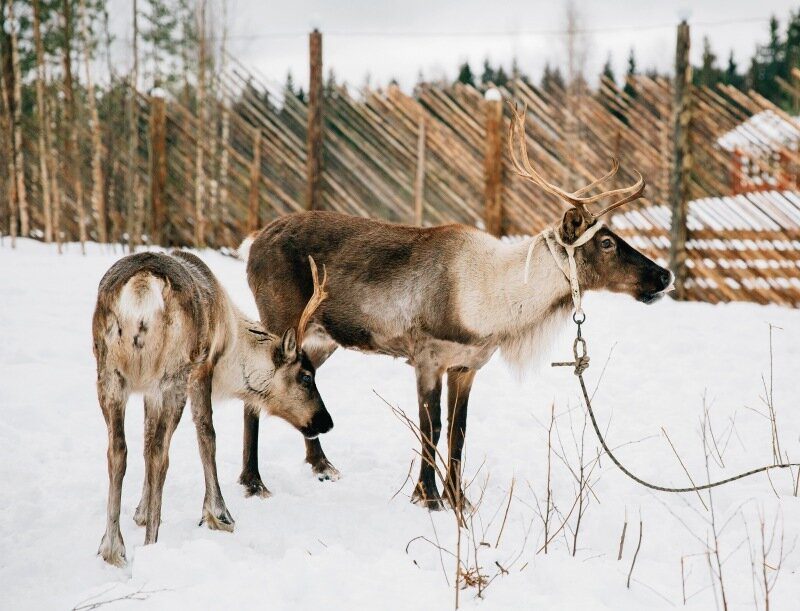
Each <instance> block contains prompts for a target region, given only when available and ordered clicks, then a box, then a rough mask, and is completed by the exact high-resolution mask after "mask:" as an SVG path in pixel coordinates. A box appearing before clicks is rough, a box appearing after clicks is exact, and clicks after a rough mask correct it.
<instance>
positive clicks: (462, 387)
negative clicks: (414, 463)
mask: <svg viewBox="0 0 800 611" xmlns="http://www.w3.org/2000/svg"><path fill="white" fill-rule="evenodd" d="M476 373H477V372H476V370H475V369H467V368H465V367H458V368H454V369H448V370H447V439H448V446H449V454H450V455H449V460H448V462H447V479H446V480H445V483H444V494H445V497H446V498H447V500H448V502H449V503H450V506H451V507H453V509H456V508H457V507H459V506H460V507H462V508H464V509H468V508H469V501H468V500H467V498H466V497H465V496H464V489H463V488H462V482H461V451H462V449H463V447H464V438H465V436H466V432H467V403H468V402H469V393H470V390H471V389H472V381H473V380H474V379H475V374H476Z"/></svg>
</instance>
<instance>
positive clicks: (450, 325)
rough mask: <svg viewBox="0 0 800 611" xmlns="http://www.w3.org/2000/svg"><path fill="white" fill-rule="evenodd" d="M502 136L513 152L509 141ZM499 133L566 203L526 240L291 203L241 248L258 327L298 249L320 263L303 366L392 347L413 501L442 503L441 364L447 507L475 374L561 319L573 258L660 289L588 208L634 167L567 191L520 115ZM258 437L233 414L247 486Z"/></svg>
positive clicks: (583, 277) (284, 302)
mask: <svg viewBox="0 0 800 611" xmlns="http://www.w3.org/2000/svg"><path fill="white" fill-rule="evenodd" d="M515 115H516V112H515ZM515 138H516V139H517V140H518V144H517V146H518V147H519V148H520V149H521V152H522V161H520V160H519V159H518V157H517V154H516V152H515V147H514V139H515ZM509 144H510V148H511V155H512V160H513V163H514V168H515V169H516V172H517V173H518V174H519V175H520V176H522V177H523V178H525V179H527V180H530V181H532V182H534V183H535V184H537V185H539V186H541V187H542V188H543V189H544V190H546V191H547V192H549V193H553V194H555V195H557V196H558V197H560V198H561V199H563V200H564V201H565V202H568V203H569V204H570V205H571V208H570V209H569V210H567V211H566V212H565V213H564V216H563V218H562V219H561V221H560V222H559V223H558V224H556V225H555V226H554V227H552V228H550V229H547V230H545V231H543V232H542V233H540V234H539V235H537V236H535V237H533V238H531V239H530V240H527V241H524V242H518V243H514V244H508V243H505V242H502V241H500V240H498V239H496V238H494V237H492V236H490V235H488V234H486V233H484V232H482V231H479V230H477V229H475V228H472V227H468V226H464V225H446V226H441V227H431V228H419V227H409V226H403V225H395V224H389V223H384V222H380V221H374V220H367V219H362V218H354V217H349V216H344V215H340V214H334V213H331V212H304V213H299V214H292V215H288V216H285V217H283V218H280V219H278V220H276V221H274V222H272V223H271V224H270V225H268V226H267V227H265V228H264V229H263V230H261V231H260V232H259V233H258V234H256V235H255V237H254V238H253V241H252V244H251V245H250V247H249V258H248V264H247V276H248V281H249V284H250V288H251V289H252V291H253V293H254V295H255V298H256V304H257V306H258V310H259V313H260V315H261V321H262V322H263V323H264V325H265V326H266V327H267V328H268V329H273V330H274V329H280V328H283V327H286V326H288V325H292V324H294V323H296V322H297V321H298V320H299V318H300V315H301V312H302V310H303V303H304V301H305V299H307V298H308V295H309V294H311V291H312V281H311V276H310V274H309V272H308V269H307V268H306V265H305V260H306V257H308V256H313V257H314V258H315V259H316V260H317V261H320V262H324V263H326V264H327V265H328V266H329V267H330V269H331V270H332V271H331V279H332V284H331V286H332V288H331V290H330V297H329V298H328V300H327V301H326V302H325V304H324V305H323V307H321V308H320V309H319V310H318V311H317V312H316V313H315V314H314V317H313V322H312V325H311V326H310V327H309V329H310V331H309V336H308V339H307V340H306V343H305V344H304V345H303V349H304V350H305V351H306V352H307V353H308V355H309V358H310V359H311V360H312V362H313V364H314V366H315V367H319V366H320V365H321V364H322V363H323V362H324V361H325V359H326V358H328V356H330V354H331V353H332V352H333V350H335V348H336V347H337V346H344V347H349V348H356V349H358V350H363V351H367V352H376V353H380V354H388V355H391V356H395V357H401V358H404V359H406V360H407V361H408V363H409V364H410V365H412V366H413V367H414V369H415V371H416V377H417V394H418V402H419V425H420V430H421V431H422V434H423V436H424V441H423V447H422V456H423V461H422V465H421V467H420V473H419V480H418V482H417V485H416V488H415V491H414V494H413V498H412V500H414V501H415V502H419V503H421V504H422V505H424V506H425V507H428V508H429V509H440V508H442V499H441V497H440V495H439V491H438V489H437V485H436V482H435V480H434V467H433V460H434V456H435V452H434V448H435V446H436V444H437V442H438V440H439V434H440V430H441V415H440V412H441V409H440V398H441V393H442V376H443V375H444V374H445V373H447V387H448V388H447V390H448V392H447V403H448V405H447V408H448V409H447V411H448V419H449V428H448V435H447V437H448V441H449V458H448V466H447V479H446V481H445V494H446V496H447V499H448V500H449V501H450V503H451V504H452V505H454V506H455V505H456V504H457V503H456V502H457V501H458V499H459V497H460V495H461V494H462V488H461V482H460V473H461V469H460V461H461V453H462V446H463V443H464V435H465V432H466V421H467V402H468V400H469V393H470V389H471V387H472V383H473V380H474V378H475V373H476V372H477V371H478V369H480V368H481V367H482V366H483V365H484V364H485V363H486V362H487V361H488V360H489V358H490V357H491V356H492V354H494V352H495V351H496V350H498V349H500V351H501V352H502V354H503V356H504V357H505V358H506V359H507V360H509V361H511V362H512V363H515V364H520V365H521V364H523V363H525V362H526V361H529V360H530V359H531V357H534V356H537V355H542V354H543V353H546V351H547V350H548V349H549V347H550V346H549V344H550V337H551V336H552V332H553V331H554V330H555V329H557V328H558V327H559V326H560V325H562V324H563V323H564V322H565V321H566V320H567V319H568V316H569V312H570V306H571V305H572V303H573V302H572V299H571V290H570V281H569V278H570V275H571V270H570V266H571V265H574V266H575V274H574V275H575V277H576V280H577V282H578V284H579V286H580V288H581V289H582V290H584V291H587V290H590V291H591V290H608V291H614V292H619V293H627V294H629V295H631V296H633V297H635V298H636V299H638V300H640V301H642V302H645V303H652V302H653V301H655V300H656V299H657V298H659V297H660V296H662V295H663V294H664V292H665V291H666V290H667V289H668V288H669V285H670V284H671V280H672V278H671V274H670V272H669V271H667V270H666V269H663V268H662V267H660V266H658V265H656V264H655V263H654V262H653V261H651V260H650V259H648V258H647V257H645V256H644V255H642V254H641V253H639V252H638V251H636V250H635V249H634V248H632V247H631V246H629V245H628V244H627V243H626V242H625V241H624V240H622V239H621V238H620V237H619V236H617V235H616V234H615V233H614V232H613V231H611V230H610V229H609V228H608V227H606V226H605V225H604V224H603V223H602V222H601V221H600V220H599V217H601V216H602V215H604V214H606V213H607V212H609V211H610V210H613V209H614V208H616V207H617V206H620V205H622V204H624V203H626V202H629V201H632V200H634V199H636V198H638V197H640V196H641V195H642V191H643V190H644V186H645V185H644V180H643V179H642V177H641V176H640V177H639V180H638V181H637V182H636V183H635V184H634V185H632V186H629V187H626V188H624V189H616V190H612V191H606V192H603V193H600V194H598V195H593V196H584V193H586V192H588V191H589V190H590V189H592V188H594V187H597V186H598V185H599V184H600V183H602V182H604V181H606V180H608V179H609V178H611V177H612V176H613V175H614V173H615V172H616V170H617V168H618V166H617V164H616V161H615V162H614V166H613V169H612V171H611V172H609V174H607V175H606V176H604V177H602V178H600V179H598V180H595V181H594V182H592V183H591V184H590V185H587V186H586V187H584V188H583V189H580V190H579V191H577V192H575V193H567V192H565V191H563V190H562V189H559V188H558V187H556V186H554V185H551V184H550V183H548V182H546V181H545V180H544V179H543V178H542V177H541V176H540V175H539V174H538V173H537V172H536V171H535V170H534V168H533V167H532V166H531V164H530V161H529V160H528V156H527V151H526V145H525V134H524V117H523V116H519V115H516V116H515V117H514V119H513V122H512V132H511V137H510V143H509ZM614 196H616V197H620V199H619V200H618V201H616V202H614V203H612V204H611V205H609V206H607V207H606V208H604V209H602V210H600V211H599V212H597V213H593V212H591V211H590V210H589V204H592V203H594V202H596V201H598V200H600V199H601V198H607V197H614ZM245 246H246V245H245ZM570 253H571V254H570ZM570 260H572V261H574V263H570ZM257 435H258V420H257V419H256V418H254V417H253V416H252V415H250V414H245V434H244V440H245V450H244V455H245V461H244V469H243V472H242V477H241V479H240V481H241V482H243V483H246V484H247V483H250V485H253V483H254V482H255V483H256V485H255V487H254V489H257V482H259V481H260V477H259V475H258V466H257V443H258V442H257ZM306 457H307V458H306V459H307V461H308V462H309V463H310V464H311V466H312V468H313V470H314V471H315V472H316V473H318V474H320V475H321V476H323V477H324V476H326V475H336V473H337V472H336V470H335V469H334V468H333V467H332V465H331V464H330V463H329V462H328V460H327V458H326V457H325V454H324V452H323V450H322V446H321V445H320V443H319V440H316V439H313V440H312V439H307V440H306ZM454 501H456V502H454Z"/></svg>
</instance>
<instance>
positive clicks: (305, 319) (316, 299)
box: [297, 256, 328, 348]
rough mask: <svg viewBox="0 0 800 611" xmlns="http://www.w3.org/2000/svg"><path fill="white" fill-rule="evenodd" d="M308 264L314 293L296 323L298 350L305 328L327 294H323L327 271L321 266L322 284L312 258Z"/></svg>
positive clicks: (309, 258)
mask: <svg viewBox="0 0 800 611" xmlns="http://www.w3.org/2000/svg"><path fill="white" fill-rule="evenodd" d="M308 262H309V263H310V264H311V279H312V280H313V282H314V292H313V293H312V294H311V298H310V299H309V300H308V303H307V304H306V307H305V308H304V309H303V313H302V314H301V315H300V322H299V323H297V347H298V348H300V347H301V346H302V345H303V336H304V335H305V333H306V327H307V326H308V323H309V322H310V321H311V317H312V316H313V315H314V312H316V311H317V308H319V306H320V304H321V303H322V302H323V301H325V298H326V297H327V296H328V293H327V292H325V284H326V283H327V281H328V270H327V269H325V266H324V265H323V266H322V283H320V281H319V274H318V273H317V264H316V263H315V262H314V258H313V257H311V256H309V257H308Z"/></svg>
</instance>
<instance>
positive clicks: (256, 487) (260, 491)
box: [239, 473, 272, 499]
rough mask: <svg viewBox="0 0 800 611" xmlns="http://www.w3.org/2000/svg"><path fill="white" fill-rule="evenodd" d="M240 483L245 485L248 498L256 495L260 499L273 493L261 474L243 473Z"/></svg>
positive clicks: (245, 493) (266, 497)
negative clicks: (262, 479)
mask: <svg viewBox="0 0 800 611" xmlns="http://www.w3.org/2000/svg"><path fill="white" fill-rule="evenodd" d="M239 483H240V484H241V485H242V486H244V495H245V496H246V497H247V498H250V497H251V496H256V497H258V498H260V499H268V498H269V497H271V496H272V493H271V492H270V491H269V489H268V488H267V487H266V486H265V485H264V482H262V481H261V476H260V475H258V474H256V475H247V474H244V473H242V475H241V476H240V477H239Z"/></svg>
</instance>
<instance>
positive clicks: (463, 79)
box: [456, 62, 475, 87]
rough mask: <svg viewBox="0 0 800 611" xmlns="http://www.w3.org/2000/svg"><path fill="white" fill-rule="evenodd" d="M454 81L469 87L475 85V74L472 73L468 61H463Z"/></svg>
mask: <svg viewBox="0 0 800 611" xmlns="http://www.w3.org/2000/svg"><path fill="white" fill-rule="evenodd" d="M456 82H458V83H463V84H464V85H469V86H470V87H474V86H475V75H474V74H472V68H470V67H469V62H464V63H463V64H461V66H460V67H459V69H458V78H457V79H456Z"/></svg>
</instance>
